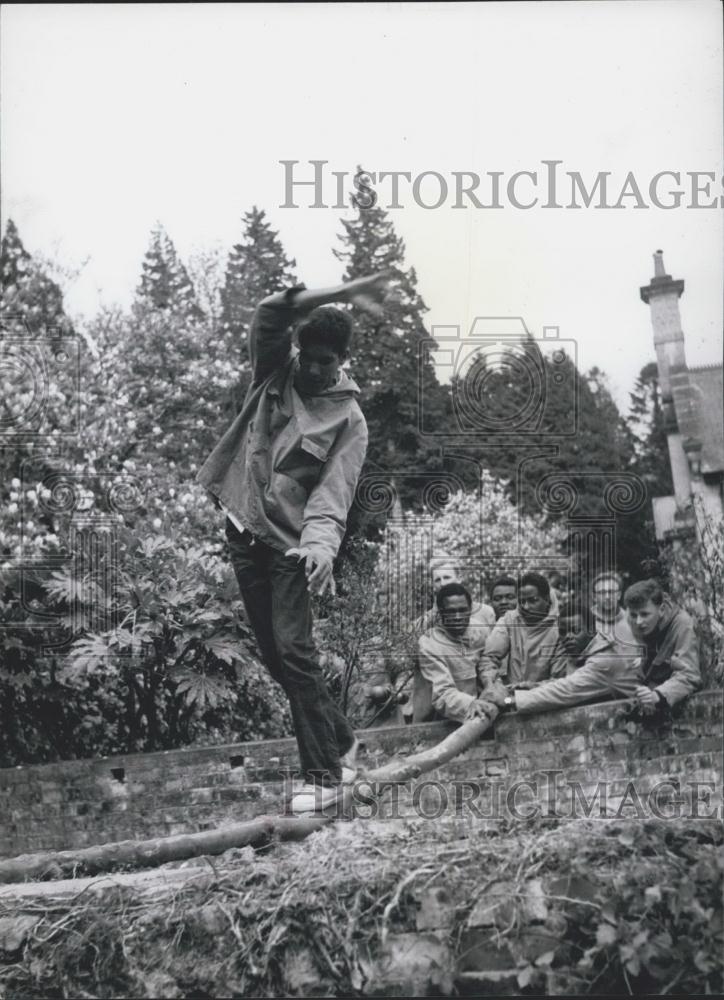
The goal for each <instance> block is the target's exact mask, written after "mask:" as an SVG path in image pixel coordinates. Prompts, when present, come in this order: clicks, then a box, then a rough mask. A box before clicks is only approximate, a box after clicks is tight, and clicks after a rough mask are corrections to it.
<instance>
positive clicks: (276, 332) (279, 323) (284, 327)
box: [249, 285, 307, 385]
mask: <svg viewBox="0 0 724 1000" xmlns="http://www.w3.org/2000/svg"><path fill="white" fill-rule="evenodd" d="M304 287H305V286H304V285H295V286H294V288H288V289H287V290H286V291H284V292H275V293H274V295H268V296H267V297H266V298H265V299H262V301H261V302H260V303H259V305H258V306H257V307H256V311H255V313H254V316H253V318H252V321H251V328H250V331H249V358H250V360H251V367H252V372H253V379H252V381H253V384H254V385H260V384H261V383H262V382H263V381H264V380H265V379H266V378H267V377H268V376H269V375H271V374H272V372H273V371H276V370H277V369H278V368H281V367H282V366H283V365H284V364H285V363H286V362H287V361H288V359H289V355H290V353H291V350H292V330H293V326H294V323H295V322H296V321H297V320H298V319H299V318H300V317H301V316H303V315H304V313H305V312H306V311H307V310H305V309H300V308H299V307H298V306H297V305H296V304H295V294H296V292H300V291H303V290H304Z"/></svg>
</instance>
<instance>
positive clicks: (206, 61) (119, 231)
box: [1, 0, 722, 406]
mask: <svg viewBox="0 0 724 1000" xmlns="http://www.w3.org/2000/svg"><path fill="white" fill-rule="evenodd" d="M1 83H2V180H3V195H2V199H3V200H2V211H3V219H6V218H7V217H8V216H9V217H11V218H13V219H14V221H15V222H16V224H17V225H18V227H19V230H20V235H21V238H22V239H23V241H24V243H25V245H26V246H27V248H28V249H29V250H30V251H31V252H40V253H43V254H46V255H48V254H51V255H53V254H54V255H56V256H57V257H59V258H60V260H61V261H63V262H66V263H68V264H71V265H73V264H76V263H78V262H79V261H81V260H83V259H85V258H86V257H90V261H89V263H88V264H87V266H86V267H85V269H84V271H83V273H82V274H81V276H80V278H79V279H78V280H77V282H76V283H75V284H74V286H73V287H72V289H71V290H70V292H69V294H68V306H69V308H70V310H71V312H72V313H74V314H78V313H85V314H86V315H88V314H90V313H92V312H93V311H94V310H95V308H96V307H97V305H98V302H99V300H102V301H106V302H111V301H119V302H121V303H124V304H125V303H128V302H129V301H130V300H131V298H132V295H133V291H134V288H135V286H136V284H137V281H138V275H139V270H140V263H141V258H142V256H143V253H144V251H145V249H146V245H147V241H148V235H149V231H150V229H151V227H152V226H153V224H154V223H155V221H156V220H157V219H158V220H160V221H162V222H163V224H164V225H165V227H166V229H167V230H168V232H169V234H170V235H171V237H172V239H173V240H174V242H175V243H176V246H177V248H178V250H179V251H180V253H181V254H182V256H186V255H188V254H189V252H190V251H191V250H192V249H193V248H194V247H203V246H212V245H215V244H221V245H222V246H223V247H225V248H226V247H228V246H229V245H230V244H231V243H232V242H233V241H234V240H235V239H236V238H238V236H239V233H240V217H241V215H242V213H243V212H244V211H246V210H248V209H249V208H250V207H251V206H252V205H253V204H256V205H259V206H260V207H263V208H265V209H266V210H267V212H268V214H269V216H270V218H271V221H272V223H273V225H274V226H275V227H276V228H278V229H279V230H280V233H281V237H282V239H283V242H284V244H285V246H286V248H287V251H288V253H289V254H290V255H291V256H294V257H296V258H297V262H298V271H299V274H300V276H301V277H302V279H303V280H304V281H306V283H307V284H308V285H309V286H312V285H315V284H327V283H330V282H332V281H336V280H338V279H339V278H340V276H341V270H342V269H341V265H340V264H339V263H338V262H337V261H336V260H335V259H334V257H333V256H332V253H331V248H332V247H333V246H336V245H337V241H336V234H337V233H338V232H339V231H340V229H341V226H340V219H341V218H343V217H345V215H347V214H348V212H345V211H343V210H340V209H334V208H326V209H314V208H311V207H309V205H310V202H311V196H310V195H309V194H306V193H305V190H307V189H299V191H298V194H297V196H296V200H297V201H298V203H299V205H300V207H298V208H296V209H293V208H282V207H280V206H281V205H282V204H283V202H284V200H285V198H284V183H283V182H284V172H283V168H282V167H281V165H280V162H279V161H280V160H284V159H289V160H292V159H293V160H298V161H300V166H299V167H298V168H297V169H298V170H299V171H300V173H299V175H298V176H300V177H306V178H310V177H311V175H312V168H311V167H310V166H309V161H310V160H312V159H319V160H327V161H329V163H328V167H327V170H329V171H332V170H336V171H349V172H350V173H352V172H353V171H354V169H355V167H356V165H357V164H358V163H361V164H363V165H364V166H365V167H366V168H367V169H368V170H370V171H376V172H379V171H395V170H398V171H409V172H410V174H411V175H412V177H413V178H414V177H416V176H417V175H419V174H421V173H422V172H423V171H436V172H438V173H440V174H442V175H443V177H445V178H447V179H448V180H449V181H450V183H451V184H452V183H453V180H452V173H453V171H472V172H474V173H477V174H480V175H485V174H486V172H493V171H498V172H501V173H502V174H503V177H504V180H503V184H505V183H506V180H507V178H509V176H510V175H511V174H513V173H514V172H516V171H520V170H528V171H538V172H539V174H540V175H541V177H542V171H543V168H542V166H541V163H542V161H543V160H553V159H555V160H561V161H562V166H561V168H560V169H561V170H563V171H578V172H580V174H581V175H582V177H583V179H584V180H586V181H587V182H588V183H589V185H590V183H592V182H593V181H594V180H595V177H596V174H597V173H598V172H599V171H610V172H611V175H612V178H614V180H613V184H612V187H613V188H614V189H615V192H616V193H615V194H614V196H613V199H612V200H614V201H615V200H616V199H617V197H618V191H619V190H620V187H621V185H622V184H623V181H624V179H625V177H626V174H627V173H628V172H629V171H631V172H633V174H634V176H635V178H636V179H637V181H638V183H639V185H640V187H641V189H642V192H643V193H644V197H645V199H646V201H647V203H650V202H649V197H648V184H649V181H650V179H651V177H652V176H653V175H654V174H656V173H657V172H659V171H662V170H672V171H680V172H681V173H682V174H685V173H686V172H688V171H713V172H715V173H716V178H717V179H716V182H715V184H714V185H713V188H712V194H710V195H709V196H708V197H706V196H704V195H701V196H700V200H701V201H702V202H704V203H706V202H710V201H711V200H713V193H714V192H715V193H716V194H717V195H719V194H720V193H721V188H720V177H721V170H722V168H721V150H722V104H721V101H722V97H721V95H722V51H721V8H720V4H719V3H718V0H711V2H709V0H705V2H697V0H667V2H660V0H650V2H646V0H643V2H622V3H616V2H607V3H562V4H548V3H533V4H524V3H520V4H515V3H509V4H480V5H476V4H460V5H457V4H443V5H437V4H422V3H420V4H370V5H364V4H323V5H319V6H315V5H307V4H294V5H283V4H279V5H276V4H270V5H248V6H246V5H238V6H235V5H223V6H222V5H219V6H215V5H201V4H199V5H195V4H188V5H178V6H176V5H173V4H166V5H151V4H149V5H131V4H128V5H113V4H108V5H78V6H74V5H67V6H63V5H54V6H53V5H48V6H43V5H25V6H21V5H15V6H6V7H4V8H3V11H2V80H1ZM683 180H684V178H683V177H682V181H683ZM672 186H675V185H673V183H672ZM682 186H683V187H684V189H686V190H687V194H686V195H685V197H684V198H683V199H682V207H681V208H679V209H674V210H668V211H667V210H664V209H659V208H656V207H655V206H654V207H649V208H646V209H634V208H633V207H631V206H632V205H633V203H634V202H635V199H632V198H629V199H627V200H626V201H625V202H624V204H626V205H628V206H629V207H626V208H624V209H620V210H613V209H609V210H605V209H603V210H596V209H593V208H591V209H587V210H578V211H575V210H571V209H566V208H560V209H556V208H554V209H543V208H541V207H539V206H538V207H534V208H532V209H530V210H521V209H516V208H515V207H513V206H512V205H511V204H510V203H509V202H508V201H507V199H505V198H504V207H503V208H502V209H500V210H493V209H482V210H481V209H475V208H467V209H463V210H460V209H458V210H456V209H454V208H453V207H452V206H453V204H454V200H455V199H454V194H453V193H452V192H451V193H450V196H449V198H448V200H447V201H446V202H445V203H444V204H442V205H441V206H440V207H439V208H436V209H427V210H426V209H425V208H422V207H419V206H418V205H416V204H415V202H414V199H413V197H412V195H411V193H410V190H411V189H410V186H409V185H407V186H404V185H403V186H402V187H401V192H402V193H401V196H400V202H401V203H402V204H403V207H402V208H400V209H397V210H392V211H391V216H392V217H393V219H394V222H395V225H396V227H397V229H398V231H399V232H400V234H401V235H402V236H403V237H404V239H405V241H406V244H407V262H408V264H410V265H413V266H414V267H415V268H416V270H417V274H418V280H419V289H420V292H421V294H422V296H423V298H424V299H425V301H426V303H427V305H428V306H429V309H430V311H429V313H428V314H427V317H426V318H427V322H428V325H429V326H430V327H433V326H436V325H452V326H455V325H460V326H461V327H462V328H463V329H468V328H469V327H470V324H471V323H472V321H473V319H474V318H475V317H476V316H477V315H487V316H522V317H523V319H524V320H525V322H526V324H527V326H528V327H529V329H530V330H531V331H533V332H534V333H536V334H539V333H540V332H541V331H542V327H543V326H550V325H555V326H559V327H560V331H561V336H562V337H565V338H573V339H575V340H576V341H577V343H578V356H579V364H580V365H581V367H583V368H588V367H590V366H592V365H598V366H599V367H601V368H603V369H604V370H605V371H606V372H607V373H608V374H609V375H610V377H611V381H612V387H613V389H614V392H615V395H616V398H617V400H618V401H619V404H620V405H623V406H626V405H627V402H628V390H629V389H630V388H631V386H632V384H633V380H634V378H635V376H636V374H637V373H638V371H639V369H640V368H641V366H642V365H643V364H644V363H645V362H646V361H648V360H650V359H651V358H653V356H654V355H653V345H652V332H651V326H650V320H649V311H648V307H646V306H644V305H643V303H642V302H641V301H640V299H639V292H638V289H639V286H640V285H642V284H645V283H647V282H648V280H649V279H650V277H651V276H652V274H653V264H652V260H651V254H652V253H653V251H654V250H656V249H657V248H659V247H661V248H663V250H664V253H665V258H664V259H665V263H666V266H667V271H669V273H671V274H672V275H673V276H674V277H675V278H684V279H685V281H686V291H685V293H684V296H683V298H682V300H681V311H682V320H683V328H684V332H685V335H686V347H687V356H688V360H689V363H690V364H702V363H707V362H714V361H719V360H720V358H721V329H722V301H721V288H722V252H721V248H722V213H721V210H720V209H717V208H713V209H711V208H710V209H705V208H700V209H696V208H692V207H683V206H684V205H688V204H690V201H691V196H690V192H689V190H688V188H690V185H682ZM327 190H328V192H329V201H332V200H333V198H334V188H333V187H332V186H331V183H330V186H329V188H328V189H327ZM377 190H378V192H379V193H380V196H381V203H382V204H383V205H384V204H385V203H386V202H387V201H389V191H390V188H389V185H387V186H385V185H382V184H379V185H378V187H377ZM420 190H421V192H425V194H424V196H425V197H427V198H428V199H429V198H432V197H434V179H433V186H431V187H424V188H421V189H420ZM487 190H489V189H486V187H485V183H484V182H483V183H482V184H481V189H480V197H481V199H482V200H484V201H485V198H486V191H487ZM517 190H518V196H519V198H520V200H524V199H526V198H528V197H529V196H530V192H531V189H530V188H527V187H526V186H525V183H524V182H523V181H521V183H520V185H519V188H518V189H517ZM561 190H562V195H561V197H560V200H561V201H562V202H563V203H564V204H567V203H568V201H569V200H570V199H569V194H568V186H565V185H564V186H563V187H562V189H561ZM431 192H432V193H431ZM537 193H538V195H539V196H540V198H541V201H542V200H544V198H545V186H544V183H543V181H542V180H540V181H539V186H538V191H537ZM488 198H489V194H488Z"/></svg>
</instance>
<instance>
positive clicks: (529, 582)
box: [519, 573, 551, 601]
mask: <svg viewBox="0 0 724 1000" xmlns="http://www.w3.org/2000/svg"><path fill="white" fill-rule="evenodd" d="M519 586H520V588H521V590H522V588H523V587H535V589H536V590H537V591H538V594H539V596H540V597H545V599H546V600H547V601H550V599H551V587H550V584H549V583H548V581H547V580H546V578H545V577H544V576H542V575H541V574H540V573H524V574H523V575H522V576H521V578H520V584H519Z"/></svg>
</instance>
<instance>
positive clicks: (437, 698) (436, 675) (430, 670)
mask: <svg viewBox="0 0 724 1000" xmlns="http://www.w3.org/2000/svg"><path fill="white" fill-rule="evenodd" d="M418 648H419V663H420V673H421V674H422V676H423V677H424V678H425V680H426V681H429V683H430V685H431V687H432V707H433V708H434V709H435V711H436V712H439V713H440V714H441V715H444V716H445V718H446V719H453V721H455V722H463V721H464V719H465V717H466V715H467V713H468V709H469V708H470V706H471V705H472V703H473V702H474V701H475V697H474V695H472V694H467V692H465V691H461V690H460V689H459V688H458V686H457V685H456V683H455V681H454V679H453V676H452V674H451V673H450V668H449V667H448V665H447V663H446V662H445V657H444V656H441V655H439V654H437V652H436V650H435V642H434V640H433V639H431V638H430V637H429V636H427V635H423V636H422V637H421V638H420V643H419V647H418Z"/></svg>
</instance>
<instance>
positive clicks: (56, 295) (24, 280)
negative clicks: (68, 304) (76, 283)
mask: <svg viewBox="0 0 724 1000" xmlns="http://www.w3.org/2000/svg"><path fill="white" fill-rule="evenodd" d="M0 276H1V278H2V281H1V282H0V284H1V285H2V299H1V300H0V310H1V311H2V317H3V320H4V321H5V322H9V321H12V322H13V323H16V324H19V325H21V326H22V325H25V326H26V327H27V329H28V330H29V331H30V332H32V333H33V334H36V335H37V334H47V335H49V336H52V335H55V336H57V335H58V334H63V335H65V336H68V335H70V334H72V333H73V327H72V324H71V323H70V320H69V319H68V317H67V316H66V315H65V312H64V309H63V293H62V292H61V290H60V288H59V287H58V285H56V283H55V282H54V281H52V280H51V279H50V278H49V277H48V276H47V275H46V274H44V273H43V271H42V270H41V269H40V267H39V266H38V265H37V263H36V262H35V261H34V260H33V258H32V257H31V255H30V254H29V253H28V251H27V250H26V249H25V247H24V246H23V244H22V241H21V240H20V236H19V234H18V230H17V226H16V225H15V223H14V222H13V221H12V219H8V223H7V226H6V227H5V234H4V236H3V238H2V243H1V244H0Z"/></svg>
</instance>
